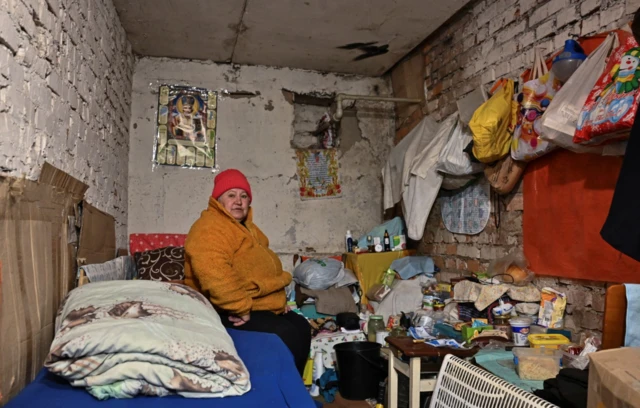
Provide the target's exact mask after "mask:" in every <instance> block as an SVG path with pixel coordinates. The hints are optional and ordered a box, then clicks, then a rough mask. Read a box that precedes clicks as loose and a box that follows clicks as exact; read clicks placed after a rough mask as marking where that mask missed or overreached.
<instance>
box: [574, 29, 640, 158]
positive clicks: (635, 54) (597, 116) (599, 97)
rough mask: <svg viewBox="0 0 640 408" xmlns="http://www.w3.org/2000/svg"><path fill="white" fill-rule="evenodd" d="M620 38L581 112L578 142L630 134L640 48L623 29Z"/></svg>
mask: <svg viewBox="0 0 640 408" xmlns="http://www.w3.org/2000/svg"><path fill="white" fill-rule="evenodd" d="M618 39H619V41H620V46H618V47H617V48H616V49H615V50H614V51H613V53H612V54H611V56H610V57H609V62H608V63H607V68H606V69H605V72H604V73H603V74H602V75H601V76H600V79H598V82H597V83H596V85H595V87H594V88H593V89H592V90H591V92H590V93H589V96H588V97H587V101H586V102H585V104H584V107H583V108H582V111H581V112H580V117H579V118H578V125H577V129H576V133H575V134H574V136H573V142H574V143H580V144H583V145H589V146H592V145H596V146H597V145H601V144H605V143H609V142H612V141H616V140H625V139H627V138H628V137H629V131H630V130H631V126H632V125H633V121H634V118H635V115H636V111H637V107H638V98H639V96H640V93H639V92H638V88H640V82H639V80H640V48H639V47H638V43H637V42H636V40H635V39H634V38H633V35H632V34H631V33H628V32H626V31H619V32H618Z"/></svg>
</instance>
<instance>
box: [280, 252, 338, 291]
mask: <svg viewBox="0 0 640 408" xmlns="http://www.w3.org/2000/svg"><path fill="white" fill-rule="evenodd" d="M343 277H344V264H343V263H342V262H340V261H338V260H337V259H333V258H311V259H307V260H306V261H304V262H303V263H301V264H300V265H298V266H296V268H295V269H294V270H293V280H294V281H296V283H297V284H298V285H300V286H302V287H304V288H307V289H311V290H325V289H328V288H330V287H332V286H333V285H335V284H336V283H338V282H340V281H341V280H342V278H343Z"/></svg>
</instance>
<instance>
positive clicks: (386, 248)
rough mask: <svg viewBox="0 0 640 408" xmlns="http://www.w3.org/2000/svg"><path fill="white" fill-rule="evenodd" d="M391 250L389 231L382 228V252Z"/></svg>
mask: <svg viewBox="0 0 640 408" xmlns="http://www.w3.org/2000/svg"><path fill="white" fill-rule="evenodd" d="M389 251H391V239H390V238H389V232H388V231H387V230H384V252H389Z"/></svg>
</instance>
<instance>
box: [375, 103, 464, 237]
mask: <svg viewBox="0 0 640 408" xmlns="http://www.w3.org/2000/svg"><path fill="white" fill-rule="evenodd" d="M457 120H458V114H457V113H456V114H454V115H451V116H450V117H448V118H447V119H446V120H445V121H444V122H443V123H442V124H441V125H438V124H437V123H436V122H435V121H434V120H433V119H432V118H431V117H428V116H427V117H425V118H423V119H422V121H421V122H420V123H419V124H418V125H417V126H416V127H415V128H414V129H413V130H411V132H409V134H408V135H407V136H405V138H404V139H402V141H400V143H398V145H397V146H396V147H395V148H394V149H393V150H392V151H391V154H390V155H389V159H388V160H387V163H386V165H385V167H384V169H383V170H382V180H383V183H384V197H383V204H384V208H385V209H388V208H392V207H393V206H394V205H395V204H396V203H398V202H400V200H401V199H402V203H403V211H404V218H405V222H406V224H407V235H408V236H409V238H411V239H414V240H418V239H421V238H422V235H423V234H424V228H425V225H426V223H427V217H428V216H429V213H430V212H431V207H432V206H433V203H434V202H435V200H436V197H437V196H438V191H439V190H440V185H441V184H442V174H440V173H438V171H437V170H436V164H437V162H438V157H439V156H440V151H441V150H442V148H443V147H444V146H445V144H446V143H447V141H448V140H449V137H450V136H451V133H452V131H453V129H454V127H455V125H456V123H457Z"/></svg>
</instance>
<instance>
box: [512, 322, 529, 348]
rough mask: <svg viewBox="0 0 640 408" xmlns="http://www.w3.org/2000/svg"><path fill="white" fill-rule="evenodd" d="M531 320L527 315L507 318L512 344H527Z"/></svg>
mask: <svg viewBox="0 0 640 408" xmlns="http://www.w3.org/2000/svg"><path fill="white" fill-rule="evenodd" d="M531 323H532V320H531V319H530V318H528V317H514V318H513V319H511V320H509V324H510V325H511V330H512V331H513V344H515V345H516V346H528V345H529V338H528V336H529V328H530V327H531Z"/></svg>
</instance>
